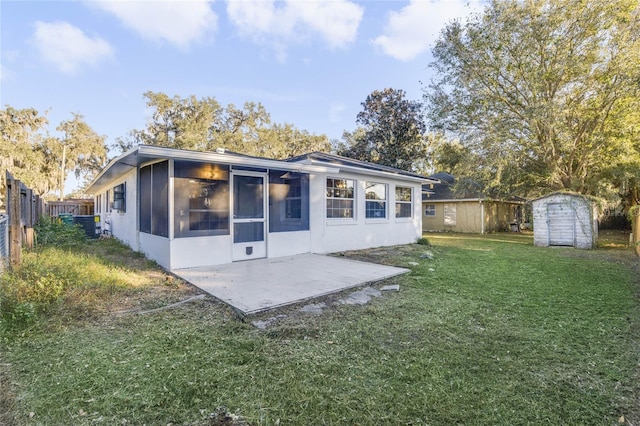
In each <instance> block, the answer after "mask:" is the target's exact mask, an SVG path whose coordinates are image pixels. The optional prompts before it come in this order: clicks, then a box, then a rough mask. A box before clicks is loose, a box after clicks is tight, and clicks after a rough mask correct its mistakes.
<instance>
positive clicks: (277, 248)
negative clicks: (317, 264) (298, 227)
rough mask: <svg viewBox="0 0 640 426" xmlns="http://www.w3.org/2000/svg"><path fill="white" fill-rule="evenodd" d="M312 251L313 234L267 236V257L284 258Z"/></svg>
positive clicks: (274, 234) (296, 232)
mask: <svg viewBox="0 0 640 426" xmlns="http://www.w3.org/2000/svg"><path fill="white" fill-rule="evenodd" d="M310 251H311V232H310V231H294V232H271V233H268V234H267V256H268V257H282V256H292V255H295V254H302V253H309V252H310Z"/></svg>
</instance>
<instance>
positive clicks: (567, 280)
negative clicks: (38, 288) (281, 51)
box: [0, 234, 640, 425]
mask: <svg viewBox="0 0 640 426" xmlns="http://www.w3.org/2000/svg"><path fill="white" fill-rule="evenodd" d="M427 237H428V240H429V243H430V245H429V246H425V245H419V244H413V245H408V246H401V247H394V248H391V249H377V250H369V251H363V252H348V253H345V255H346V256H347V257H352V258H361V259H375V260H377V261H383V262H385V263H389V264H395V265H400V266H407V265H410V263H409V262H417V263H418V265H417V266H411V268H412V272H411V273H410V274H408V275H405V276H402V277H399V278H395V279H394V282H395V283H398V284H400V286H401V291H400V292H398V293H385V294H384V296H383V297H381V298H377V299H374V300H373V301H372V302H370V303H369V304H368V305H365V306H350V305H337V306H335V305H334V306H332V307H331V308H329V309H327V310H325V312H324V313H322V314H320V315H316V314H301V313H298V312H297V311H295V310H294V309H288V310H284V311H280V312H278V313H281V312H284V313H286V314H287V315H288V316H287V318H284V319H281V320H280V321H278V322H275V323H274V325H273V326H270V327H268V328H267V329H266V330H258V329H255V328H254V327H253V326H251V325H250V324H248V323H246V322H243V321H241V320H240V319H238V318H237V317H236V316H235V315H233V313H232V311H230V310H229V309H228V308H226V307H224V306H223V305H221V304H219V303H216V302H213V301H210V300H204V301H197V302H194V303H192V304H185V305H181V306H180V307H179V308H176V309H171V310H165V311H159V312H156V313H153V314H148V315H134V314H124V315H112V314H108V313H106V314H103V315H97V316H89V318H90V321H86V319H84V320H83V321H75V322H74V321H73V320H70V319H67V321H66V322H65V321H62V322H65V323H66V324H67V326H65V327H57V328H54V329H52V328H51V327H49V326H48V325H47V324H48V323H49V322H54V323H55V322H58V323H60V322H61V321H60V319H59V318H58V319H56V318H54V317H59V316H63V317H65V316H67V314H68V312H70V311H71V310H70V308H67V310H57V311H51V312H49V313H45V314H43V315H44V316H43V317H39V319H38V320H37V322H36V323H35V324H32V325H31V326H29V327H27V328H24V329H22V330H12V331H10V332H7V333H5V335H4V336H5V337H4V341H3V342H2V343H1V345H2V346H1V347H0V354H1V355H0V366H4V368H0V379H1V378H2V377H4V380H0V390H5V391H7V394H10V395H11V398H7V397H5V402H4V404H5V407H6V408H7V409H9V411H10V412H11V416H6V419H7V420H6V423H10V422H11V421H12V422H15V423H16V424H29V425H31V424H33V425H35V424H43V425H63V424H135V425H141V424H148V425H155V424H158V425H166V424H169V423H172V424H191V425H199V424H201V425H205V424H218V423H215V422H214V421H213V420H212V419H211V418H209V414H210V413H212V412H215V411H216V410H217V409H218V407H220V406H224V407H227V409H228V410H229V412H235V413H237V414H238V415H240V416H242V418H243V419H244V420H245V421H247V422H248V423H250V424H254V425H272V424H301V425H307V424H360V425H380V424H393V425H395V424H430V425H451V424H470V425H476V424H477V425H486V424H501V425H502V424H504V425H519V424H522V425H524V424H552V425H557V424H572V425H573V424H581V425H590V424H593V425H607V424H609V425H614V424H619V423H618V422H619V419H620V418H621V416H624V417H625V420H624V421H625V422H626V424H638V423H640V412H639V405H640V404H638V401H640V387H639V385H638V383H640V374H639V371H638V369H639V365H640V351H639V349H640V318H639V315H638V314H639V312H640V311H639V309H638V307H639V303H638V302H639V300H638V282H639V280H638V274H637V272H636V271H635V270H634V265H635V264H636V263H637V259H636V258H634V257H633V255H632V253H631V252H630V250H628V249H625V250H621V249H618V250H616V249H607V250H594V251H579V250H573V249H549V248H539V247H533V246H532V243H531V239H530V237H527V236H522V235H516V234H504V235H489V236H483V237H480V236H467V235H456V234H430V235H428V236H427ZM101 243H102V242H98V245H100V244H101ZM427 251H429V252H430V253H431V254H433V259H428V258H422V257H421V255H422V254H423V253H425V252H427ZM118 253H120V252H118ZM120 255H121V253H120V254H116V255H114V254H113V253H112V254H109V253H108V250H105V249H101V250H100V253H99V254H96V255H95V256H96V258H100V259H102V262H103V263H104V264H105V265H107V266H108V267H114V268H116V269H117V268H124V269H126V270H127V271H128V275H129V279H131V280H133V281H132V283H131V284H126V285H123V286H120V287H118V286H116V287H115V288H116V290H115V292H114V294H115V296H114V297H113V298H111V299H110V300H111V303H115V304H122V305H126V306H127V307H131V306H132V305H131V303H130V302H128V299H130V298H131V297H132V293H130V291H131V289H132V288H135V289H138V290H137V291H138V292H140V293H135V294H139V296H138V297H140V298H141V299H144V305H145V306H147V305H153V303H154V298H157V297H159V296H158V294H159V293H158V292H157V288H158V286H159V283H158V282H156V281H154V280H153V279H150V281H145V279H148V278H145V275H144V271H145V267H143V266H142V264H138V266H135V267H132V266H126V265H123V264H115V265H114V264H113V262H114V261H116V259H118V258H119V256H120ZM84 256H88V255H87V254H86V253H85V254H84ZM109 256H111V257H109ZM105 259H107V260H105ZM108 259H110V260H108ZM148 266H149V265H148ZM127 268H128V269H127ZM155 273H157V270H156V272H155ZM150 288H155V289H156V291H154V292H151V291H148V289H150ZM174 288H175V289H176V290H175V291H176V292H175V293H171V297H169V296H168V295H167V294H165V293H162V294H161V295H162V296H163V298H161V299H162V300H161V301H158V300H156V302H155V303H156V304H157V305H160V304H161V302H164V303H167V302H168V301H170V300H173V299H175V300H177V299H179V298H180V297H182V298H184V297H185V295H186V294H188V290H187V289H188V287H182V284H175V286H174ZM145 289H147V290H145ZM119 292H122V293H119ZM118 294H120V295H121V298H118V297H117V296H118ZM172 297H173V299H171V298H172ZM135 306H138V305H135ZM85 308H86V309H90V307H87V306H85ZM102 311H103V310H101V312H102ZM47 315H51V316H52V317H47ZM265 315H266V316H269V315H275V313H271V314H265ZM73 318H75V317H73ZM3 370H4V374H2V373H3ZM0 393H2V392H0ZM1 407H2V400H1V398H0V408H1ZM2 420H3V419H2V417H0V423H2Z"/></svg>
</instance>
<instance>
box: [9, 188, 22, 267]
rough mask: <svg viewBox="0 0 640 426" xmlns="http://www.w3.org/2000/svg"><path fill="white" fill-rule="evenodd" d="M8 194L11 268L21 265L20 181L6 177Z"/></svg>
mask: <svg viewBox="0 0 640 426" xmlns="http://www.w3.org/2000/svg"><path fill="white" fill-rule="evenodd" d="M7 184H8V185H11V187H10V188H9V190H8V191H7V193H8V194H9V200H10V201H9V203H8V206H7V207H8V208H9V209H8V211H9V259H10V265H11V266H19V265H20V264H21V263H22V229H21V228H22V226H21V223H20V222H21V220H20V181H19V180H16V179H13V177H12V176H7Z"/></svg>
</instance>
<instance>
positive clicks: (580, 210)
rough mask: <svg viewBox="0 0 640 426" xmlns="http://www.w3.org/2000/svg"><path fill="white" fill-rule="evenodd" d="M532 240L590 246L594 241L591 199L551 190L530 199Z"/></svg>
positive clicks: (594, 214)
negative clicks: (548, 192) (531, 206)
mask: <svg viewBox="0 0 640 426" xmlns="http://www.w3.org/2000/svg"><path fill="white" fill-rule="evenodd" d="M531 203H532V205H533V244H534V245H536V246H543V247H548V246H568V247H576V248H581V249H591V248H594V247H595V246H596V244H597V242H598V220H597V217H598V215H597V211H596V206H595V203H594V202H593V201H592V200H591V199H589V198H588V197H585V196H584V195H580V194H574V193H569V192H554V193H551V194H547V195H545V196H543V197H540V198H537V199H535V200H533V201H532V202H531Z"/></svg>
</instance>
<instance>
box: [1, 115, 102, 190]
mask: <svg viewBox="0 0 640 426" xmlns="http://www.w3.org/2000/svg"><path fill="white" fill-rule="evenodd" d="M48 125H49V121H48V119H47V117H46V115H42V114H40V113H39V112H38V111H36V110H35V109H33V108H26V109H16V108H13V107H11V106H8V105H7V106H6V107H5V108H4V109H2V110H0V166H1V173H0V175H1V176H0V184H2V185H3V184H4V178H5V173H4V171H5V170H8V171H9V172H10V173H11V174H12V175H13V176H14V177H15V178H16V179H19V180H21V181H22V182H24V183H25V184H26V185H27V186H29V187H30V188H32V189H33V190H34V191H35V192H36V193H37V194H38V195H46V194H47V193H49V192H50V191H52V190H54V189H57V190H58V192H59V193H61V194H63V193H64V180H65V179H66V176H67V173H68V172H69V171H72V170H73V171H74V172H75V173H76V176H77V177H84V178H86V179H88V178H90V177H91V175H92V174H93V173H95V172H96V171H97V170H99V169H100V168H101V167H102V166H103V165H104V163H105V161H106V156H107V147H106V145H105V138H104V137H103V136H98V135H97V134H96V133H95V132H94V131H93V130H92V129H91V127H90V126H89V125H88V124H87V123H86V122H85V121H84V118H83V117H82V116H81V115H79V114H73V118H72V119H71V120H67V121H63V122H62V123H60V125H59V126H58V127H57V129H56V130H57V131H59V132H61V133H62V134H63V135H64V136H63V137H62V138H59V137H56V136H51V135H50V134H49V132H48V128H47V126H48ZM65 146H66V148H64V147H65ZM63 150H64V152H65V165H64V167H62V153H63ZM61 178H62V179H61Z"/></svg>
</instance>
